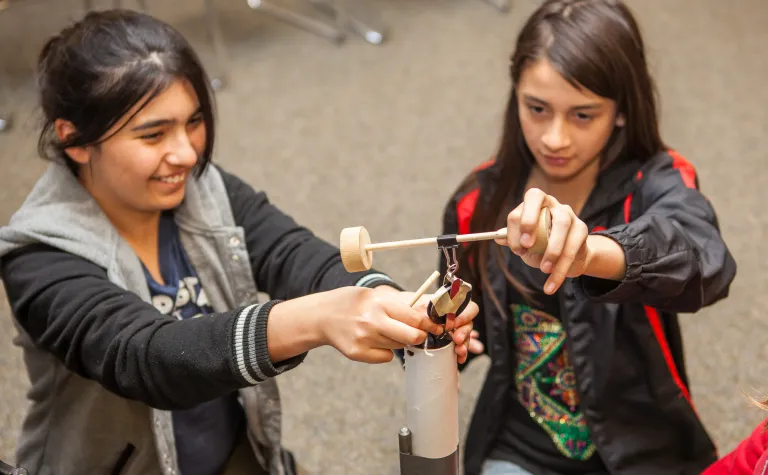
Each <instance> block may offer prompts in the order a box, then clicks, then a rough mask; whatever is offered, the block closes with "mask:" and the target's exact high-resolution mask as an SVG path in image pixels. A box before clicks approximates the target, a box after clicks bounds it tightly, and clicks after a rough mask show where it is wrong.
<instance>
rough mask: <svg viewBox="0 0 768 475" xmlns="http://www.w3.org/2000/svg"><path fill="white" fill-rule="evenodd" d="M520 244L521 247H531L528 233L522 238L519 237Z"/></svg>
mask: <svg viewBox="0 0 768 475" xmlns="http://www.w3.org/2000/svg"><path fill="white" fill-rule="evenodd" d="M520 244H522V245H523V246H530V245H531V235H530V234H528V233H523V235H522V236H520Z"/></svg>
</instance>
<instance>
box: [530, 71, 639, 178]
mask: <svg viewBox="0 0 768 475" xmlns="http://www.w3.org/2000/svg"><path fill="white" fill-rule="evenodd" d="M516 89H517V104H518V110H519V117H520V126H521V128H522V131H523V136H524V137H525V142H526V144H527V145H528V148H529V149H530V150H531V153H533V156H534V158H535V159H536V164H537V165H538V167H539V168H540V169H541V171H542V172H543V173H544V175H545V176H546V177H547V178H549V179H550V180H553V181H568V180H570V179H572V178H574V177H576V176H578V175H580V174H581V173H583V172H585V171H587V170H589V171H593V172H594V173H595V175H596V174H597V173H598V171H599V160H600V155H601V152H602V151H603V148H604V147H605V145H606V143H607V142H608V139H609V138H610V137H611V134H612V132H613V130H614V127H616V126H623V125H624V118H623V117H622V116H621V115H618V116H617V114H616V102H615V101H613V100H611V99H606V98H604V97H600V96H598V95H596V94H594V93H592V92H591V91H589V90H586V89H580V88H577V87H574V86H573V85H572V84H570V83H569V82H568V81H566V80H565V79H564V78H563V76H561V75H560V73H558V72H557V71H556V70H555V68H554V67H553V66H552V64H551V63H550V62H549V61H548V60H547V59H540V60H537V61H535V62H533V63H531V64H529V65H527V66H526V67H525V69H524V70H523V72H522V74H521V76H520V81H519V83H518V85H517V88H516Z"/></svg>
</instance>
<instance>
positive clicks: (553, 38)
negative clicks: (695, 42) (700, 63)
mask: <svg viewBox="0 0 768 475" xmlns="http://www.w3.org/2000/svg"><path fill="white" fill-rule="evenodd" d="M540 58H546V59H548V60H549V61H550V62H551V64H552V66H553V67H554V68H555V69H556V70H557V71H558V72H559V73H560V74H561V75H562V76H563V77H564V78H565V79H566V80H567V81H568V82H569V83H571V84H572V85H574V86H576V87H580V88H586V89H588V90H590V91H592V92H593V93H595V94H597V95H599V96H602V97H605V98H609V99H612V100H614V101H616V104H617V112H618V113H620V114H623V116H624V117H625V119H626V120H625V124H626V125H625V126H624V127H616V128H615V129H614V131H613V134H612V136H611V137H610V139H609V140H608V142H607V144H606V146H605V149H604V150H603V153H602V154H601V167H602V169H603V170H604V169H605V168H606V167H608V166H609V165H610V164H611V163H613V162H615V161H617V160H622V159H625V158H627V157H634V158H638V159H647V158H650V157H651V156H652V155H653V154H654V153H656V152H658V151H660V150H662V149H664V148H665V146H664V143H663V142H662V140H661V137H660V134H659V126H658V117H657V110H656V100H655V95H656V90H655V85H654V83H653V79H652V78H651V75H650V73H649V72H648V66H647V63H646V58H645V46H644V44H643V39H642V36H641V34H640V30H639V28H638V25H637V22H636V21H635V19H634V17H633V15H632V13H631V12H630V10H629V9H628V8H627V6H626V5H624V4H623V3H622V2H621V1H620V0H548V1H546V2H544V3H543V4H542V5H541V6H540V7H539V8H538V9H537V10H536V11H535V12H534V13H533V15H532V16H531V17H530V18H529V19H528V21H527V22H526V23H525V25H524V26H523V28H522V30H521V32H520V34H519V35H518V38H517V45H516V47H515V51H514V53H513V55H512V58H511V66H510V75H511V78H512V90H511V92H510V94H509V101H508V103H507V109H506V117H505V120H504V130H503V136H502V139H501V144H500V146H499V149H498V152H497V154H496V160H495V163H494V164H493V165H492V167H491V170H487V171H486V172H485V173H488V174H489V176H492V179H490V180H488V181H487V182H485V181H484V183H483V184H482V186H480V196H479V200H478V204H477V208H476V211H475V213H474V215H473V217H472V221H471V223H470V231H471V232H483V231H489V230H494V229H498V228H501V227H504V225H505V222H506V215H507V213H508V212H509V211H510V209H509V203H510V198H511V197H513V196H519V195H520V192H521V191H522V188H523V187H524V186H525V183H526V180H527V177H528V174H529V173H530V171H531V168H532V166H533V163H534V158H533V155H532V154H531V151H530V150H529V148H528V146H527V145H526V143H525V139H524V137H523V132H522V129H521V127H520V119H519V115H518V105H517V92H516V89H515V86H516V85H517V84H518V82H519V80H520V75H521V74H522V72H523V70H524V69H525V68H526V67H527V66H528V65H530V64H531V63H533V62H535V61H536V60H538V59H540ZM477 186H478V182H477V174H476V173H473V174H471V175H470V176H469V177H468V178H467V179H466V180H465V181H464V183H462V185H461V186H460V188H459V192H464V191H466V190H468V189H471V188H475V187H477ZM493 246H494V247H495V248H496V249H497V251H498V254H497V256H496V259H497V262H498V263H499V267H500V268H501V270H502V271H503V272H504V273H505V275H506V278H507V280H508V281H509V282H510V283H511V284H512V285H513V286H514V287H515V288H516V289H518V290H519V291H520V292H521V293H522V294H523V296H524V297H525V298H530V297H531V293H530V291H529V290H528V289H526V288H525V287H524V286H523V285H522V284H520V282H519V281H517V280H516V279H515V278H514V277H513V276H512V275H511V274H510V273H509V272H508V270H507V269H506V265H504V264H503V260H502V253H501V250H502V249H501V247H499V246H496V245H493ZM490 248H491V244H489V242H487V241H485V242H482V241H481V242H476V243H471V244H470V245H469V246H468V247H467V248H466V249H465V252H464V253H462V261H463V262H462V263H461V265H460V268H463V269H465V270H468V271H469V277H470V278H472V279H473V280H475V281H477V280H479V281H480V282H481V284H482V286H483V288H484V289H486V290H487V292H488V293H489V296H490V297H491V299H492V300H493V301H494V303H495V304H496V306H497V307H499V309H500V310H502V313H504V312H503V306H502V305H501V304H500V303H499V302H498V300H497V299H496V296H495V294H494V293H493V290H492V289H491V288H490V285H489V282H488V269H487V267H488V257H489V252H490Z"/></svg>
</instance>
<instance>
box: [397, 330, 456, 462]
mask: <svg viewBox="0 0 768 475" xmlns="http://www.w3.org/2000/svg"><path fill="white" fill-rule="evenodd" d="M405 393H406V398H407V406H406V418H407V424H408V429H410V431H411V447H412V455H415V456H418V457H424V458H431V459H438V458H443V457H447V456H449V455H451V454H452V453H453V452H455V451H456V449H457V447H458V445H459V375H458V369H457V366H456V351H455V349H454V343H453V342H451V343H450V344H448V345H447V346H444V347H442V348H438V349H434V350H433V349H428V350H424V348H423V347H412V346H409V347H407V348H406V351H405Z"/></svg>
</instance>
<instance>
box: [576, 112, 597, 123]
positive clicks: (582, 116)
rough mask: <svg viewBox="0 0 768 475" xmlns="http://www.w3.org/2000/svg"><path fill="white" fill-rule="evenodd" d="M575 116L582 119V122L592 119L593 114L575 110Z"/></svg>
mask: <svg viewBox="0 0 768 475" xmlns="http://www.w3.org/2000/svg"><path fill="white" fill-rule="evenodd" d="M576 118H577V119H578V120H580V121H582V122H589V121H590V120H592V119H593V118H594V116H591V115H589V114H585V113H583V112H577V113H576Z"/></svg>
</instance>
